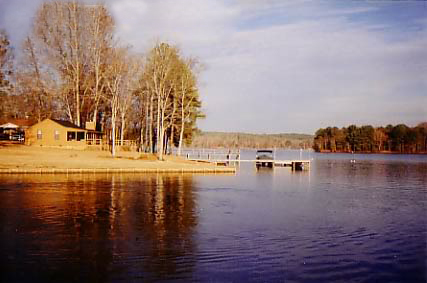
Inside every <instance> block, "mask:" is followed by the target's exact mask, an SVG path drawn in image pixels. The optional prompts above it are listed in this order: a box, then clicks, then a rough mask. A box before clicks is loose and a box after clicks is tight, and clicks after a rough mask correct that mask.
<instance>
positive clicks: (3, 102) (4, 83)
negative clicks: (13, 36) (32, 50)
mask: <svg viewBox="0 0 427 283" xmlns="http://www.w3.org/2000/svg"><path fill="white" fill-rule="evenodd" d="M12 59H13V54H12V48H11V46H10V41H9V37H8V35H7V34H6V32H5V31H4V30H0V118H2V117H3V118H4V117H6V116H9V115H11V114H12V113H10V111H9V108H10V107H9V103H10V101H9V96H10V94H11V92H12V85H11V83H10V77H11V75H12Z"/></svg>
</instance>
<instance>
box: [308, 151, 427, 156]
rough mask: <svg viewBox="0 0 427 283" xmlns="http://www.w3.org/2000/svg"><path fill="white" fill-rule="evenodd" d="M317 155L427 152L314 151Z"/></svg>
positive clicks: (412, 153) (424, 153) (413, 153)
mask: <svg viewBox="0 0 427 283" xmlns="http://www.w3.org/2000/svg"><path fill="white" fill-rule="evenodd" d="M314 152H315V153H322V154H335V153H347V154H384V155H388V154H396V155H426V154H427V152H394V151H378V152H371V151H358V152H354V153H352V152H348V151H314Z"/></svg>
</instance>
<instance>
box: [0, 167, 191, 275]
mask: <svg viewBox="0 0 427 283" xmlns="http://www.w3.org/2000/svg"><path fill="white" fill-rule="evenodd" d="M1 182H2V183H3V184H2V185H1V187H0V188H1V191H0V207H1V209H0V225H1V227H2V231H1V233H0V235H1V238H0V240H1V255H7V257H5V256H2V259H1V263H2V269H3V270H7V272H3V273H2V274H3V275H2V276H3V278H2V279H3V280H2V282H11V281H32V282H33V281H35V280H36V281H43V282H45V281H55V282H63V281H116V280H120V279H123V280H124V279H126V278H130V277H131V278H136V279H138V278H139V279H141V280H142V279H143V280H150V279H152V278H157V279H174V278H180V277H182V276H185V275H187V274H191V269H192V268H193V265H194V257H193V253H194V243H193V241H192V237H191V235H192V233H193V229H194V227H195V225H196V222H197V219H196V218H195V214H194V210H195V202H194V192H193V187H192V182H193V181H192V178H191V176H186V175H141V176H137V175H68V176H66V175H65V176H64V175H36V176H28V175H22V176H1Z"/></svg>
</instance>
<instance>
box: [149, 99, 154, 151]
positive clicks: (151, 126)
mask: <svg viewBox="0 0 427 283" xmlns="http://www.w3.org/2000/svg"><path fill="white" fill-rule="evenodd" d="M153 108H154V106H153V95H151V98H150V121H147V123H148V129H149V131H148V132H149V139H148V140H149V146H150V153H153V152H154V145H153V110H154V109H153Z"/></svg>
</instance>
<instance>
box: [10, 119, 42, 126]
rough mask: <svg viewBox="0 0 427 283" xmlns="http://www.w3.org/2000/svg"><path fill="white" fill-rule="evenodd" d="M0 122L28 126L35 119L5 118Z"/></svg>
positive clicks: (32, 123) (33, 122)
mask: <svg viewBox="0 0 427 283" xmlns="http://www.w3.org/2000/svg"><path fill="white" fill-rule="evenodd" d="M2 122H3V123H2V124H4V125H6V124H13V125H16V126H18V127H30V126H32V125H34V124H35V123H36V122H35V121H33V120H28V119H6V120H2ZM2 126H3V125H2Z"/></svg>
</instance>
